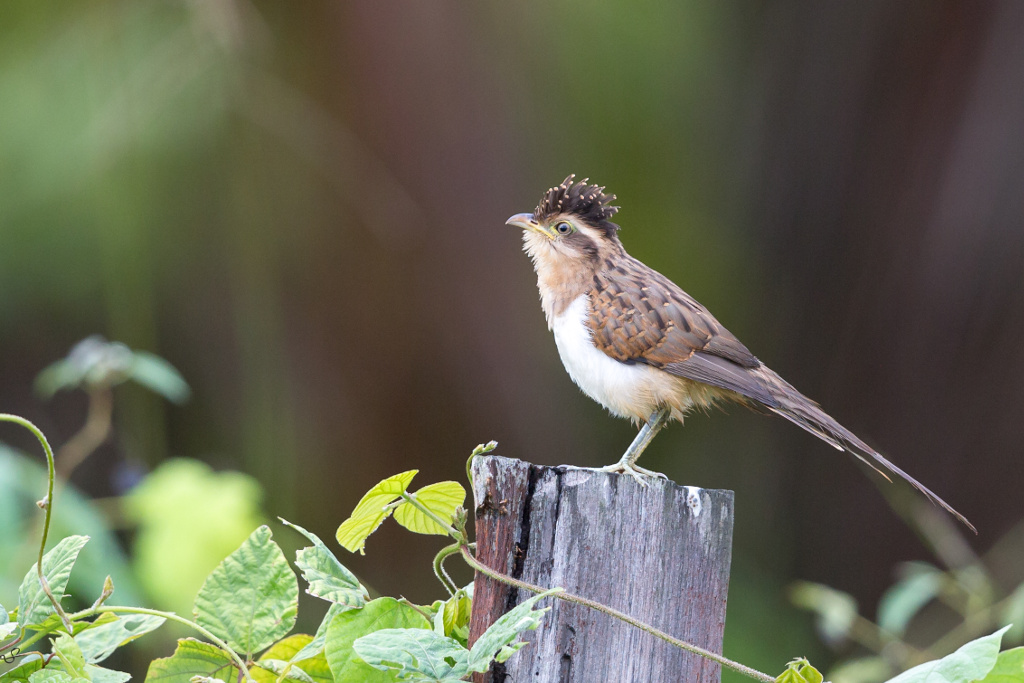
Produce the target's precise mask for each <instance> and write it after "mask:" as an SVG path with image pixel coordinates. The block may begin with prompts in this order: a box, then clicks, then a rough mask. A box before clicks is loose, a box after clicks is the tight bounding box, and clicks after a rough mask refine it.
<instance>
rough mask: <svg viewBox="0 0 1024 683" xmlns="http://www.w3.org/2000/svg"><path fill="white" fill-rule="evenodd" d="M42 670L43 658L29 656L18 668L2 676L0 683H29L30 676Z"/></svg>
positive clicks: (36, 655) (34, 655)
mask: <svg viewBox="0 0 1024 683" xmlns="http://www.w3.org/2000/svg"><path fill="white" fill-rule="evenodd" d="M42 668H43V658H42V657H41V656H40V655H38V654H31V655H28V656H27V657H25V659H24V660H22V662H21V663H20V664H18V666H16V667H14V668H13V669H11V670H9V671H6V672H4V673H2V674H0V683H28V679H29V676H31V675H32V674H34V673H35V672H36V671H39V670H40V669H42Z"/></svg>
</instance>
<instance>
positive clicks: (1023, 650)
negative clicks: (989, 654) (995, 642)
mask: <svg viewBox="0 0 1024 683" xmlns="http://www.w3.org/2000/svg"><path fill="white" fill-rule="evenodd" d="M981 683H1024V647H1015V648H1013V649H1012V650H1006V651H1004V652H1000V653H999V657H997V658H996V665H995V666H994V667H993V668H992V670H991V671H989V672H988V675H987V676H985V678H983V679H982V680H981Z"/></svg>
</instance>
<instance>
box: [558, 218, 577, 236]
mask: <svg viewBox="0 0 1024 683" xmlns="http://www.w3.org/2000/svg"><path fill="white" fill-rule="evenodd" d="M572 231H573V228H572V223H569V222H568V221H562V222H561V223H559V224H558V225H556V226H555V232H557V233H558V234H559V235H568V234H569V233H570V232H572Z"/></svg>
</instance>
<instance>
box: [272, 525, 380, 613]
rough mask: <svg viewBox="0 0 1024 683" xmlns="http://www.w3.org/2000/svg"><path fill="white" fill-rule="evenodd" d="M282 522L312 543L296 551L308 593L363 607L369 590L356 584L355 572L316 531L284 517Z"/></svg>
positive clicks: (357, 580)
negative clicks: (343, 562)
mask: <svg viewBox="0 0 1024 683" xmlns="http://www.w3.org/2000/svg"><path fill="white" fill-rule="evenodd" d="M278 519H281V518H280V517H279V518H278ZM281 521H282V522H283V523H284V524H287V525H288V526H290V527H291V528H293V529H295V530H296V531H298V532H299V533H300V534H302V535H303V536H305V537H306V538H308V539H309V540H310V541H311V542H312V543H313V545H312V546H311V547H309V548H302V549H301V550H298V551H297V552H296V553H295V566H296V567H298V568H299V570H300V571H301V572H302V578H304V579H305V580H306V582H307V583H308V584H309V588H307V589H306V592H307V593H309V594H310V595H314V596H316V597H318V598H323V599H324V600H329V601H330V602H333V603H338V604H341V605H345V606H347V607H362V606H363V605H365V604H366V601H367V600H369V599H370V595H369V593H367V592H366V589H365V588H363V586H362V585H361V584H360V583H359V579H357V578H356V577H355V574H353V573H352V572H350V571H349V570H348V568H347V567H345V565H343V564H342V563H341V562H339V561H338V558H336V557H335V556H334V553H332V552H331V551H330V550H328V549H327V546H326V545H324V542H323V541H321V540H320V538H319V537H318V536H317V535H316V534H314V533H312V532H310V531H306V530H305V529H303V528H302V527H301V526H299V525H298V524H292V523H291V522H289V521H288V520H286V519H281Z"/></svg>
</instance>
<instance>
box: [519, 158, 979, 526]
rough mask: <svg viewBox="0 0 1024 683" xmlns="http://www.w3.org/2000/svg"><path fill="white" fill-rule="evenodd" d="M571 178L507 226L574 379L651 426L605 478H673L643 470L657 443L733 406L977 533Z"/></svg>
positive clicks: (601, 196) (598, 191)
mask: <svg viewBox="0 0 1024 683" xmlns="http://www.w3.org/2000/svg"><path fill="white" fill-rule="evenodd" d="M574 178H575V176H573V175H570V176H569V177H568V178H566V179H565V180H564V181H563V182H562V184H561V185H558V186H557V187H553V188H551V189H550V190H548V191H547V192H546V193H545V194H544V196H543V197H542V198H541V200H540V204H538V205H537V208H536V209H534V210H533V213H520V214H516V215H515V216H512V217H511V218H509V219H508V221H507V225H512V226H515V227H517V228H521V229H522V230H523V249H524V251H526V253H527V254H528V255H529V256H530V258H531V259H532V261H533V267H534V270H535V271H537V287H538V288H539V289H540V299H541V305H542V307H543V308H544V315H545V317H546V318H547V322H548V328H549V329H551V331H552V332H554V335H555V345H556V346H557V347H558V354H559V356H560V357H561V359H562V364H563V365H565V369H566V370H567V371H568V372H569V376H570V377H572V379H573V381H574V382H576V384H578V385H579V387H580V388H581V389H582V390H583V392H584V393H585V394H587V396H589V397H590V398H592V399H594V400H595V401H597V402H598V403H600V404H601V405H603V406H604V407H605V408H607V409H608V410H609V411H610V412H611V413H612V414H613V415H617V416H619V417H628V418H630V419H632V420H633V421H634V423H640V422H643V423H644V426H643V427H642V428H641V430H640V432H639V434H637V437H636V439H635V440H634V441H633V443H632V444H631V445H630V447H629V448H628V449H627V450H626V453H625V454H624V455H623V456H622V459H621V460H619V461H618V462H617V463H616V464H614V465H610V466H608V467H605V468H602V469H603V470H605V471H608V472H620V473H624V474H629V475H632V476H633V477H635V478H636V479H637V480H638V481H640V482H641V483H643V478H642V477H643V476H664V475H659V474H657V473H655V472H651V471H650V470H646V469H644V468H642V467H639V466H637V465H636V461H637V458H639V457H640V454H641V453H643V451H644V449H645V448H646V447H647V445H648V444H649V443H650V442H651V440H652V439H653V438H654V436H655V434H657V433H658V431H659V430H660V429H661V428H662V427H664V426H665V425H666V424H668V423H669V422H670V421H671V420H680V421H681V420H682V419H683V416H684V415H685V414H686V413H687V412H688V411H689V410H691V409H693V408H698V407H706V406H710V405H713V404H715V403H717V402H719V401H735V402H738V403H741V404H745V405H747V406H749V407H751V408H754V409H755V410H761V411H764V410H767V411H770V412H772V413H775V414H776V415H781V416H782V417H784V418H786V419H787V420H789V421H790V422H793V423H794V424H796V425H799V426H800V427H803V428H804V429H806V430H807V431H809V432H811V433H812V434H814V435H815V436H817V437H818V438H820V439H822V440H824V441H826V442H828V443H829V444H831V445H832V446H834V447H835V448H837V449H839V450H844V451H847V452H849V453H851V454H853V455H854V456H856V457H858V458H860V459H861V460H862V461H864V462H865V463H867V464H868V465H869V466H870V467H872V469H874V470H875V471H877V472H878V473H879V474H881V475H882V476H883V477H885V478H886V479H889V477H888V476H887V475H886V474H885V472H883V471H882V470H883V469H884V470H886V471H888V472H890V473H892V474H896V475H898V476H900V477H902V478H903V479H905V480H906V481H907V482H909V483H910V484H911V485H912V486H913V487H914V488H916V489H917V490H918V491H920V492H921V493H923V494H924V495H925V496H926V497H927V498H928V499H929V500H931V501H932V502H933V503H935V504H937V505H939V506H941V507H942V508H944V509H945V510H947V511H948V512H949V513H950V514H952V515H953V516H954V517H956V518H957V519H958V520H960V521H961V522H963V523H964V524H965V525H967V526H968V527H969V528H970V529H971V530H972V531H975V529H974V527H973V526H972V525H971V523H970V522H968V521H967V519H966V518H965V517H964V516H963V515H961V514H960V513H959V512H957V511H956V510H954V509H953V508H952V507H950V506H949V505H948V504H947V503H946V502H945V501H944V500H942V499H941V498H939V497H938V496H937V495H935V494H934V493H932V492H931V491H930V490H928V488H926V487H925V486H924V485H923V484H921V483H920V482H918V481H917V480H916V479H914V478H913V477H911V476H910V475H909V474H907V473H906V472H904V471H903V470H901V469H900V468H899V467H897V466H896V465H894V464H893V463H891V462H889V461H888V460H886V459H885V458H884V457H883V456H882V455H881V454H880V453H878V452H877V451H876V450H875V449H873V448H871V447H870V446H868V445H867V444H866V443H864V442H863V441H862V440H861V439H859V438H857V436H856V435H854V434H853V433H852V432H850V431H849V430H847V429H846V428H845V427H843V426H842V425H840V424H839V423H838V422H836V421H835V420H834V419H832V418H831V417H829V416H828V415H826V414H825V412H824V411H822V410H821V408H820V407H819V406H818V404H817V403H815V402H814V401H812V400H810V399H809V398H807V397H806V396H804V395H803V394H801V393H800V392H799V391H797V390H796V389H794V388H793V387H792V385H790V384H789V383H788V382H786V381H785V380H784V379H782V378H781V377H779V376H778V375H777V374H775V372H773V371H772V370H771V369H769V368H768V367H767V366H766V365H765V364H764V363H762V362H761V361H760V360H758V359H757V358H756V357H755V356H754V355H753V354H752V353H751V352H750V351H749V350H747V347H746V346H744V345H743V344H742V343H741V342H740V340H739V339H737V338H736V337H734V336H733V335H732V333H730V332H729V330H727V329H725V327H723V326H722V324H721V323H719V322H718V321H717V320H715V318H714V317H713V316H712V315H711V314H710V313H709V312H708V311H707V309H706V308H704V307H703V306H701V305H700V304H699V303H697V301H696V300H695V299H694V298H693V297H691V296H690V295H689V294H687V293H686V292H684V291H683V290H682V289H680V288H679V287H678V286H676V285H675V284H674V283H673V282H672V281H671V280H669V279H668V278H667V277H665V276H664V275H662V274H661V273H658V272H656V271H654V270H652V269H651V268H648V267H647V266H645V265H644V264H643V263H641V262H640V261H638V260H636V259H635V258H633V257H632V256H630V255H629V254H627V253H626V250H625V249H624V248H623V246H622V243H621V242H620V241H619V237H618V232H619V226H618V225H616V224H615V223H613V222H612V221H611V218H612V216H613V215H614V214H615V213H616V212H617V211H618V207H617V206H611V204H610V202H612V201H613V200H614V199H615V195H608V194H605V192H604V187H599V186H597V185H589V184H587V180H583V181H581V182H577V183H574V182H573V179H574ZM890 481H891V480H890ZM975 533H977V532H976V531H975Z"/></svg>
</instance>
